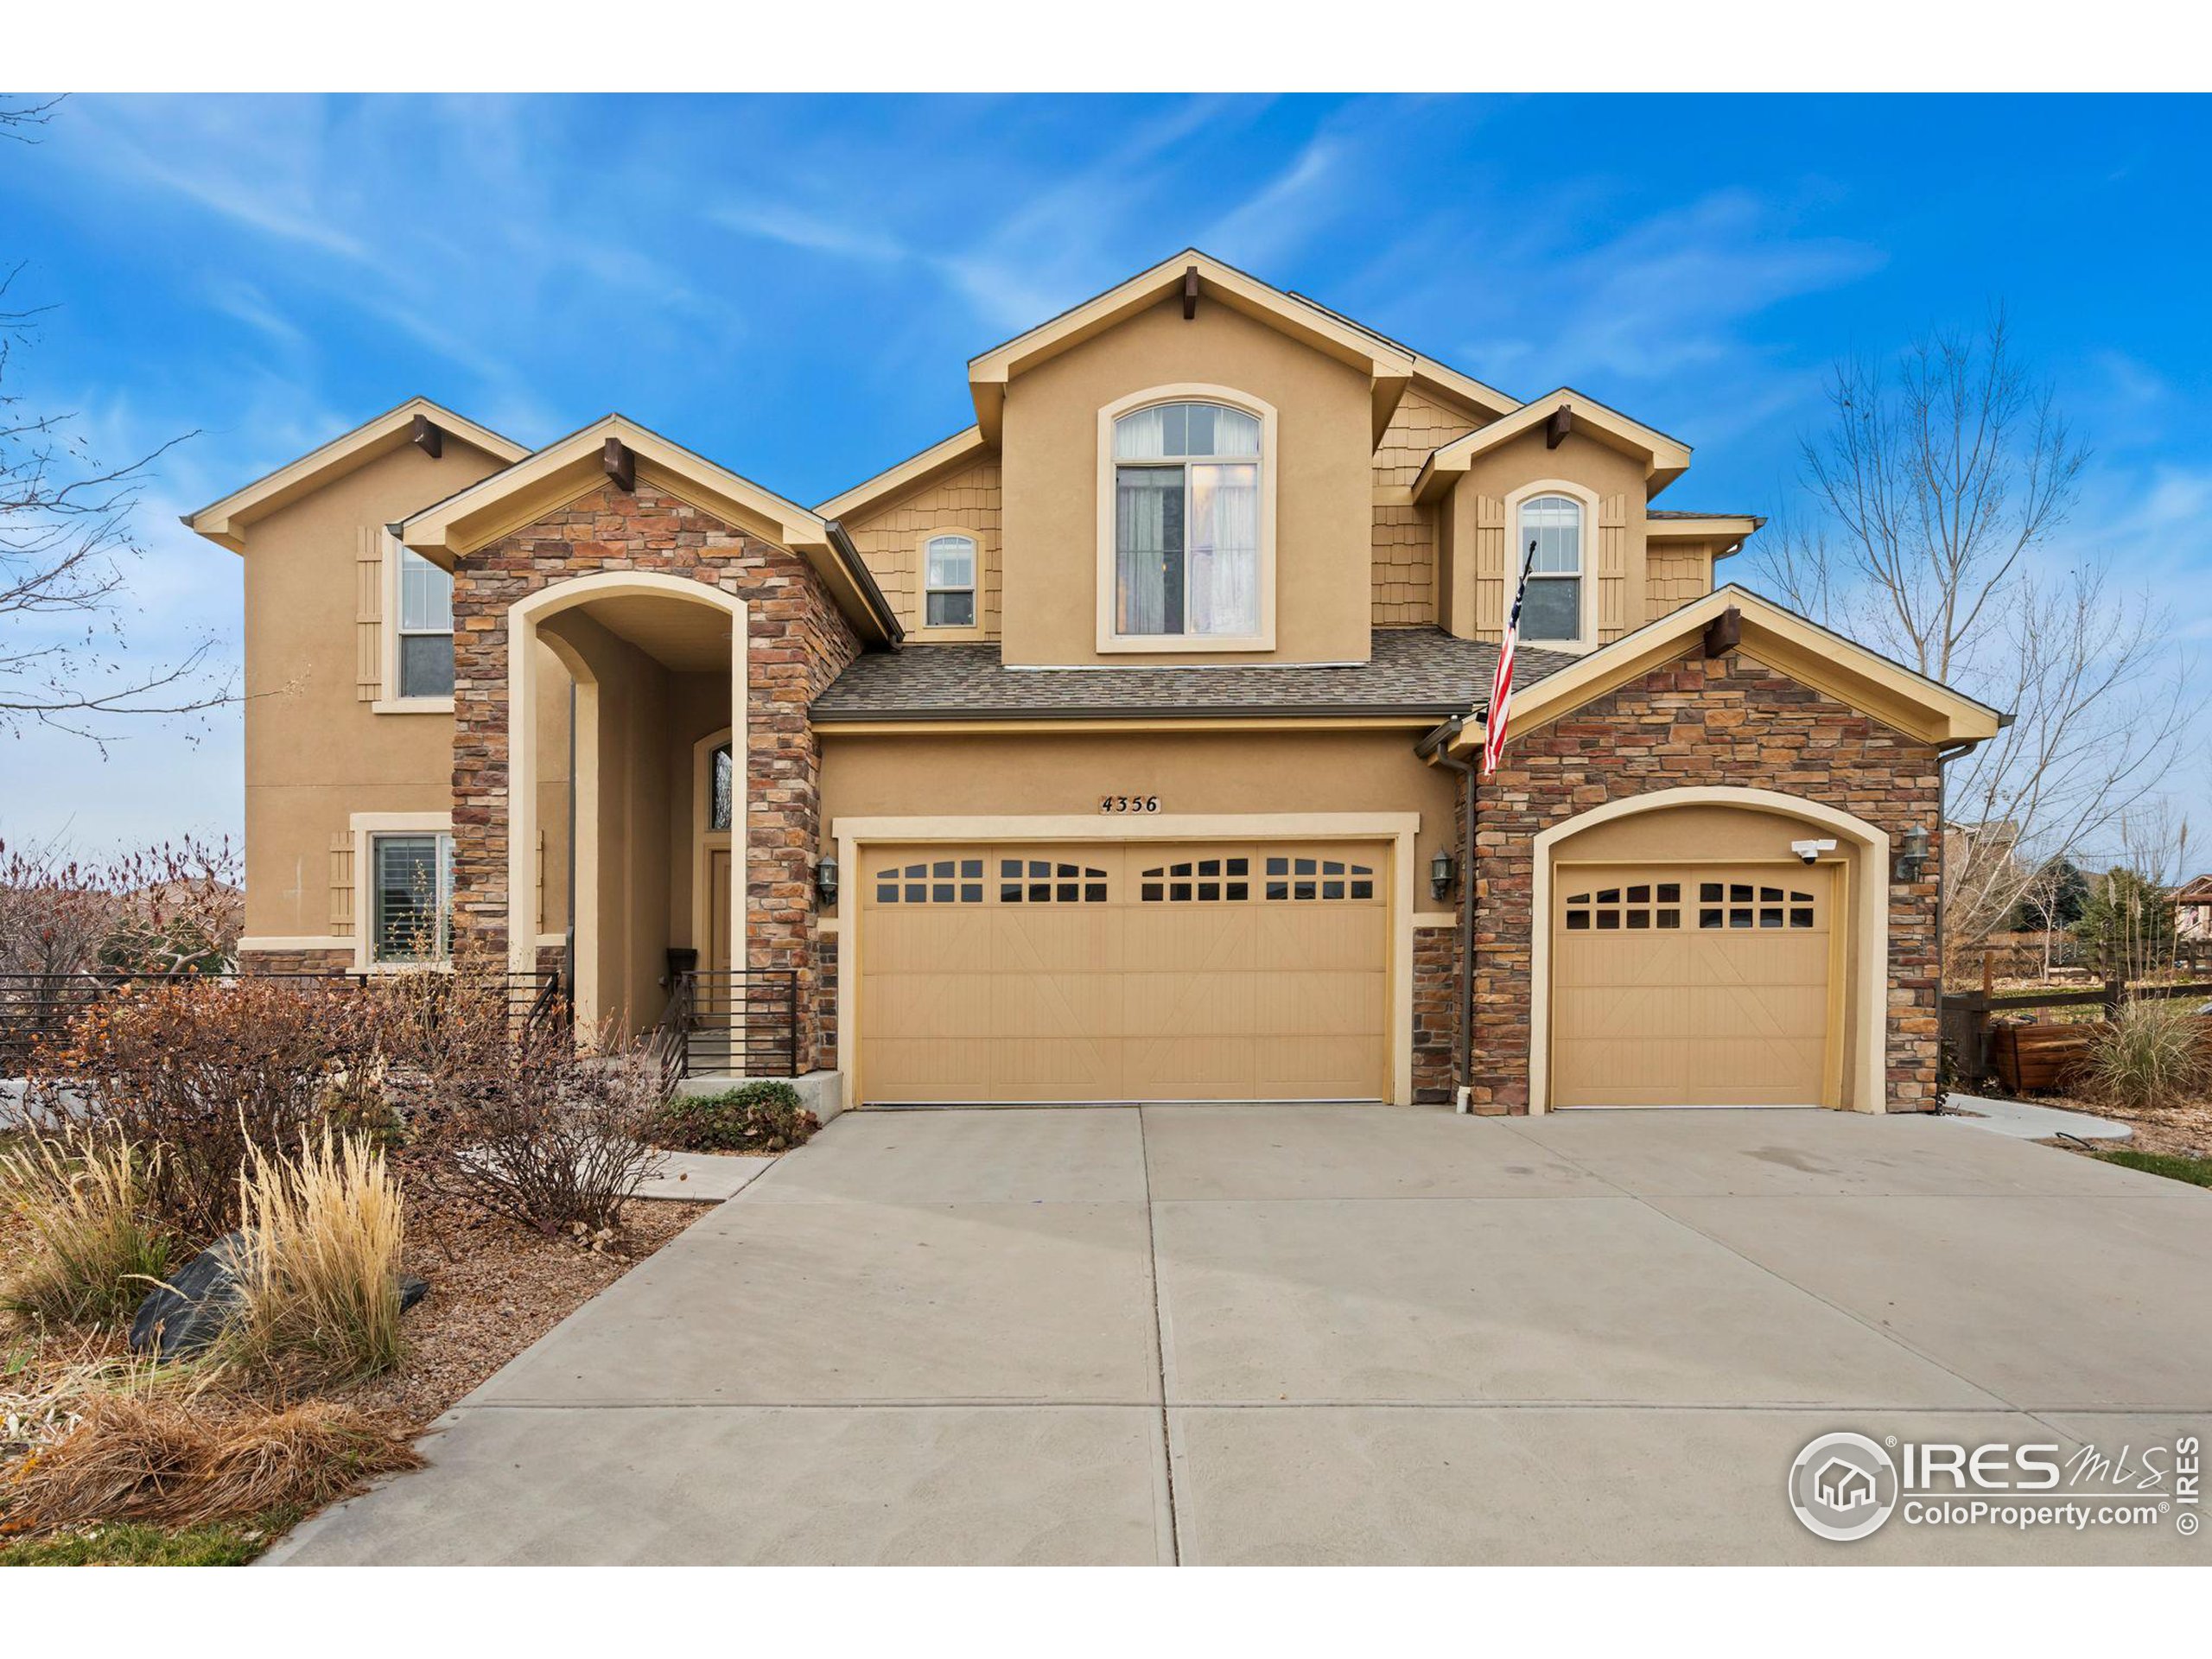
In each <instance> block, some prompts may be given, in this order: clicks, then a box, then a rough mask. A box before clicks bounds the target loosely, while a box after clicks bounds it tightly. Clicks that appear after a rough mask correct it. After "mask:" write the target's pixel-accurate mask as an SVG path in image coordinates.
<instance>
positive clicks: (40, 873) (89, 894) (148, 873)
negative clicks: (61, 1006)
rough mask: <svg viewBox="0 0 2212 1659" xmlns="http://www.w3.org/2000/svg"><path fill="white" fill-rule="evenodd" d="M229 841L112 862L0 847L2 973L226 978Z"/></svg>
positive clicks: (234, 950) (232, 917)
mask: <svg viewBox="0 0 2212 1659" xmlns="http://www.w3.org/2000/svg"><path fill="white" fill-rule="evenodd" d="M239 875H240V870H239V861H238V854H237V852H236V851H235V850H234V849H232V846H231V843H230V842H228V841H227V840H226V841H221V842H212V843H210V842H198V841H194V840H192V839H190V838H187V839H185V840H182V841H179V842H164V843H162V845H160V846H157V847H149V848H143V849H138V850H137V851H134V852H128V853H123V854H119V855H116V856H114V857H111V858H89V857H78V856H76V855H72V854H71V853H70V852H69V851H68V850H67V849H66V848H64V847H62V846H60V844H58V843H48V844H47V845H45V846H41V847H29V848H25V847H10V846H8V845H7V844H6V843H5V842H0V974H37V975H44V976H60V975H76V974H94V973H101V972H105V973H108V974H119V973H130V974H159V973H178V972H200V973H209V972H222V971H226V970H227V969H229V968H231V967H232V964H233V963H234V962H235V960H236V958H237V955H238V934H239V932H240V931H241V930H242V928H243V927H244V925H245V893H244V891H243V890H242V888H241V887H240V886H239Z"/></svg>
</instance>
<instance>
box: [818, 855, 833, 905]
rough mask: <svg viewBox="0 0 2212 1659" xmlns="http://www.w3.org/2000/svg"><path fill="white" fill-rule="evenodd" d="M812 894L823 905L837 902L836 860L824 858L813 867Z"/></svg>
mask: <svg viewBox="0 0 2212 1659" xmlns="http://www.w3.org/2000/svg"><path fill="white" fill-rule="evenodd" d="M814 895H815V897H816V898H817V899H821V900H822V902H823V904H824V905H834V904H836V902H837V861H836V859H834V858H825V859H823V861H821V862H820V863H818V864H817V865H816V866H815V867H814Z"/></svg>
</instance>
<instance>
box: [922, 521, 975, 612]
mask: <svg viewBox="0 0 2212 1659" xmlns="http://www.w3.org/2000/svg"><path fill="white" fill-rule="evenodd" d="M922 594H923V597H922V607H923V610H922V620H923V621H924V622H925V624H926V625H927V626H930V627H932V628H972V627H974V626H976V538H975V537H973V536H957V535H955V536H932V537H930V538H929V540H928V541H926V542H925V543H922Z"/></svg>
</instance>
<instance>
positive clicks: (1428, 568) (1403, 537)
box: [1373, 391, 1475, 627]
mask: <svg viewBox="0 0 2212 1659" xmlns="http://www.w3.org/2000/svg"><path fill="white" fill-rule="evenodd" d="M1474 429H1475V423H1474V422H1472V421H1471V420H1470V419H1468V418H1467V417H1466V416H1464V415H1461V414H1459V412H1458V411H1456V410H1450V409H1446V407H1445V406H1444V405H1443V404H1440V403H1438V402H1436V401H1434V400H1433V399H1432V398H1429V397H1423V396H1422V395H1421V393H1420V392H1418V391H1408V392H1407V393H1406V395H1405V396H1404V397H1402V398H1401V399H1400V400H1399V403H1398V409H1397V412H1396V413H1395V414H1394V415H1393V416H1391V417H1390V424H1389V428H1388V429H1386V430H1385V431H1384V432H1383V442H1381V443H1379V444H1377V445H1376V448H1375V480H1374V481H1375V494H1376V502H1375V529H1374V543H1373V582H1374V592H1373V617H1374V621H1375V625H1376V626H1377V627H1399V626H1407V625H1409V624H1415V623H1433V622H1434V621H1436V620H1437V616H1436V514H1435V512H1434V510H1433V508H1427V507H1418V506H1415V505H1414V504H1413V503H1412V502H1411V501H1409V500H1404V499H1394V498H1401V497H1402V496H1403V494H1404V493H1405V492H1407V491H1408V490H1410V489H1411V488H1412V487H1413V481H1414V478H1415V477H1416V476H1418V475H1419V474H1420V472H1421V463H1422V462H1423V461H1427V459H1428V458H1429V456H1430V454H1433V452H1434V451H1436V450H1437V449H1440V448H1442V447H1443V446H1444V445H1446V444H1447V443H1450V442H1452V441H1453V440H1455V439H1458V438H1464V437H1465V436H1466V435H1467V434H1468V433H1470V432H1471V431H1473V430H1474Z"/></svg>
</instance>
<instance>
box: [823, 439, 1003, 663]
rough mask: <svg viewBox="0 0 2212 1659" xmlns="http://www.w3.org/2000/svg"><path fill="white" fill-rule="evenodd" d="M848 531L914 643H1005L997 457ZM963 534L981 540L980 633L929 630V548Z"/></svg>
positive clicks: (853, 523)
mask: <svg viewBox="0 0 2212 1659" xmlns="http://www.w3.org/2000/svg"><path fill="white" fill-rule="evenodd" d="M845 529H846V531H847V532H848V533H849V535H850V536H851V537H852V538H853V545H854V546H855V547H856V548H858V549H859V550H860V553H861V558H862V559H863V560H865V561H866V562H867V564H868V570H869V572H870V573H871V574H872V575H874V577H875V580H876V583H877V585H878V586H880V588H882V589H883V594H884V597H885V598H886V599H888V600H889V601H891V608H892V609H893V611H895V612H897V613H898V616H899V621H900V622H901V623H903V624H904V625H905V626H906V629H907V632H908V633H909V635H910V637H911V639H912V642H913V643H915V644H918V645H925V644H927V643H928V642H929V641H930V640H931V639H997V638H998V636H999V611H1000V601H1001V569H1000V563H999V463H998V457H997V456H996V455H992V456H990V457H989V458H988V459H987V460H984V461H978V462H976V464H975V465H974V466H972V467H963V468H962V469H961V470H960V471H959V472H957V473H955V474H952V475H951V476H950V477H948V478H942V479H939V480H937V481H936V482H935V483H932V484H925V485H924V486H922V487H921V488H920V489H918V490H916V491H913V492H912V493H910V494H907V495H905V496H901V497H899V499H896V500H894V501H893V502H891V503H889V504H888V505H884V506H880V507H878V508H876V509H874V511H873V512H870V513H869V514H868V516H867V517H866V518H851V519H849V520H847V521H846V524H845ZM948 531H964V532H965V533H966V534H968V535H970V536H973V537H975V538H976V543H977V546H976V566H977V570H976V583H977V587H976V626H975V627H973V628H930V627H925V626H924V625H923V621H922V609H923V607H922V546H923V543H925V542H927V541H928V540H929V539H930V537H932V536H939V535H943V534H944V533H946V532H948Z"/></svg>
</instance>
